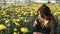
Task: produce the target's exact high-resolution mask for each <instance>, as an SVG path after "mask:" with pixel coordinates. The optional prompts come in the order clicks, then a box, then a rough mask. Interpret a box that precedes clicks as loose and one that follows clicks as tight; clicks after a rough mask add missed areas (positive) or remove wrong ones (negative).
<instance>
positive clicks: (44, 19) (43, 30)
mask: <svg viewBox="0 0 60 34" xmlns="http://www.w3.org/2000/svg"><path fill="white" fill-rule="evenodd" d="M56 25H57V24H56V20H55V18H54V16H53V15H52V14H51V12H50V9H49V7H48V6H46V4H43V5H42V6H41V7H40V8H39V9H38V17H37V18H36V19H35V21H34V24H33V28H34V30H33V34H57V33H56V32H57V31H56Z"/></svg>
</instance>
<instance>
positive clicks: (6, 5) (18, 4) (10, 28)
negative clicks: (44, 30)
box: [0, 0, 60, 34]
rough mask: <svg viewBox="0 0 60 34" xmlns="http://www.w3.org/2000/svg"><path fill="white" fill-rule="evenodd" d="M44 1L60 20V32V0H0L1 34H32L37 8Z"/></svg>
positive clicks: (58, 31) (58, 30)
mask: <svg viewBox="0 0 60 34" xmlns="http://www.w3.org/2000/svg"><path fill="white" fill-rule="evenodd" d="M44 3H46V5H47V6H48V7H49V8H50V10H51V13H52V14H53V15H54V17H55V19H56V21H57V22H58V27H57V34H60V0H0V34H32V32H33V31H32V30H33V28H32V25H33V22H34V20H35V18H36V17H37V15H38V14H37V10H38V9H39V8H40V6H42V5H43V4H44Z"/></svg>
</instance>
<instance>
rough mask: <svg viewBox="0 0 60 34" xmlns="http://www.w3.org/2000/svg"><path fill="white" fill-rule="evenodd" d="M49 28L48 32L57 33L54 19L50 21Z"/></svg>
mask: <svg viewBox="0 0 60 34" xmlns="http://www.w3.org/2000/svg"><path fill="white" fill-rule="evenodd" d="M50 28H51V31H50V34H57V29H56V22H55V20H54V19H53V20H51V21H50Z"/></svg>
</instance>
